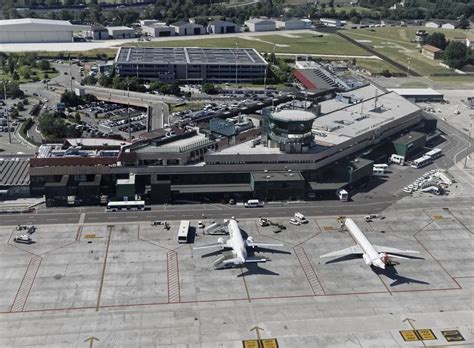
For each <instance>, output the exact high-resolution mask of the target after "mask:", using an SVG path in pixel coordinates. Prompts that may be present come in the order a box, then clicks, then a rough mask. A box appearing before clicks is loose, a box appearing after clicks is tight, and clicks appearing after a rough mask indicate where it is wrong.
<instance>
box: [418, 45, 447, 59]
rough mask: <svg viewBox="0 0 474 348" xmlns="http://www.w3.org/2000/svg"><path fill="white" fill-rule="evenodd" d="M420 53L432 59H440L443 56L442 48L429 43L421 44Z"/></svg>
mask: <svg viewBox="0 0 474 348" xmlns="http://www.w3.org/2000/svg"><path fill="white" fill-rule="evenodd" d="M421 54H422V55H424V56H425V57H426V58H429V59H432V60H435V59H441V57H442V56H443V50H442V49H440V48H438V47H434V46H431V45H423V46H421Z"/></svg>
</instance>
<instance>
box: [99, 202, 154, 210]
mask: <svg viewBox="0 0 474 348" xmlns="http://www.w3.org/2000/svg"><path fill="white" fill-rule="evenodd" d="M106 210H107V211H108V212H115V211H132V210H145V201H124V202H109V203H107V209H106Z"/></svg>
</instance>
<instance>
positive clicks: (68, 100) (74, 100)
mask: <svg viewBox="0 0 474 348" xmlns="http://www.w3.org/2000/svg"><path fill="white" fill-rule="evenodd" d="M61 103H64V105H66V107H67V108H68V107H74V106H78V105H82V104H84V101H83V100H82V99H81V98H80V97H78V96H77V95H76V94H75V93H74V92H70V91H65V92H64V93H63V94H62V95H61Z"/></svg>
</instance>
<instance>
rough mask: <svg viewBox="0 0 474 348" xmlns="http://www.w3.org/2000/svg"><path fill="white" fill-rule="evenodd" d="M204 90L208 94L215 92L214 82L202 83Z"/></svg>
mask: <svg viewBox="0 0 474 348" xmlns="http://www.w3.org/2000/svg"><path fill="white" fill-rule="evenodd" d="M202 91H203V92H204V93H206V94H215V93H216V87H215V86H214V84H212V83H205V84H203V85H202Z"/></svg>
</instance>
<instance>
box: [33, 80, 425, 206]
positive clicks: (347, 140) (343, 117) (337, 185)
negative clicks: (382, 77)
mask: <svg viewBox="0 0 474 348" xmlns="http://www.w3.org/2000/svg"><path fill="white" fill-rule="evenodd" d="M304 105H306V103H304ZM296 106H297V103H293V102H291V101H290V102H289V104H288V105H287V106H285V107H282V108H281V107H279V108H278V109H277V108H271V107H270V108H267V109H263V110H262V113H261V116H258V117H253V116H252V115H249V116H236V117H235V118H232V119H229V118H227V119H226V118H225V117H224V118H223V119H222V120H212V121H211V122H210V123H209V125H208V126H207V127H206V126H204V127H203V126H200V127H197V126H190V125H180V126H179V127H178V126H171V127H168V128H166V129H159V130H155V131H153V132H150V133H147V134H146V136H143V137H141V138H140V139H138V140H136V141H135V142H133V143H131V144H130V143H125V142H123V143H121V142H118V141H116V142H114V143H112V142H113V141H109V140H102V139H100V140H96V142H95V143H91V142H92V140H85V139H76V140H70V141H67V142H65V143H59V144H45V145H42V146H41V147H40V149H39V152H38V154H37V156H36V157H35V158H32V159H31V161H30V177H31V185H30V188H31V193H32V194H35V195H42V194H44V195H46V202H47V204H48V205H66V204H71V203H68V202H75V204H96V203H94V202H98V201H104V200H105V201H106V200H111V199H112V200H113V199H121V198H123V197H127V198H129V199H133V198H140V199H145V200H147V201H148V202H150V203H165V202H174V201H176V200H181V199H185V200H197V201H202V200H206V201H219V202H221V201H226V200H229V199H234V200H246V199H251V198H258V199H261V200H281V199H286V200H300V199H318V198H322V197H329V198H333V199H334V198H335V197H336V190H339V189H341V188H346V189H348V190H350V188H351V187H355V186H357V185H358V184H359V183H361V182H364V181H367V180H369V179H370V177H371V175H372V165H373V163H374V162H373V160H372V159H370V158H363V157H361V155H362V154H363V153H364V151H367V149H372V148H376V147H383V146H387V147H388V145H390V146H389V147H390V150H388V151H389V152H387V153H386V154H385V156H390V154H393V153H401V154H405V155H408V156H409V155H410V153H411V151H412V149H416V148H419V147H420V146H423V145H424V141H425V140H426V136H423V133H422V132H421V131H420V132H418V133H409V135H406V133H407V130H414V129H419V128H420V127H421V126H423V127H424V124H423V122H424V121H423V117H422V111H421V109H420V108H419V107H417V106H416V105H415V104H413V103H411V102H409V101H407V100H406V99H404V98H403V97H401V96H400V95H398V94H396V93H394V92H390V91H386V90H383V89H381V88H378V87H375V86H373V85H368V86H364V87H360V88H357V89H354V90H352V91H349V92H346V93H341V94H339V95H337V96H336V98H333V99H330V100H325V101H322V102H321V103H319V104H318V105H317V107H315V108H311V109H306V110H302V109H295V107H296ZM260 120H261V122H260ZM401 134H403V136H401V137H400V135H401ZM387 144H388V145H387ZM58 197H59V198H58Z"/></svg>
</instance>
